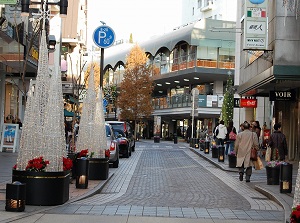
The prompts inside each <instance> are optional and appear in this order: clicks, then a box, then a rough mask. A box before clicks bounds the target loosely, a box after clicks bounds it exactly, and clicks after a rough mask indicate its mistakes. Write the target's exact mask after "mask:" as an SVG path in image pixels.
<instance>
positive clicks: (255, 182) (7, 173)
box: [0, 140, 298, 223]
mask: <svg viewBox="0 0 300 223" xmlns="http://www.w3.org/2000/svg"><path fill="white" fill-rule="evenodd" d="M143 141H148V140H143ZM151 141H152V142H153V140H151ZM160 143H161V144H169V145H170V146H171V145H174V142H173V141H161V142H160ZM158 145H159V144H158ZM176 146H178V147H179V148H185V149H189V150H191V151H193V152H194V153H195V154H197V155H198V156H200V157H202V158H203V159H205V160H207V161H209V162H210V163H212V164H214V165H215V166H216V167H218V168H220V169H222V170H223V171H226V172H228V173H232V175H233V176H235V175H236V179H237V180H238V173H237V169H236V168H229V167H228V161H227V159H225V162H224V163H223V162H218V159H216V158H212V155H211V151H210V153H209V154H204V152H203V151H200V150H199V149H194V148H191V147H189V144H188V143H185V142H178V144H176ZM16 159H17V154H13V153H0V174H1V178H0V222H1V223H2V222H10V221H12V220H17V219H21V218H23V217H26V216H30V215H39V214H40V213H42V212H43V213H44V212H45V211H48V210H51V209H53V208H56V207H57V206H46V207H45V206H40V207H39V206H31V205H27V206H26V209H25V212H19V213H18V212H6V211H5V188H6V183H11V174H12V171H11V167H12V166H13V165H14V164H15V162H16ZM115 171H116V169H114V168H110V170H109V179H107V180H104V181H92V180H90V181H89V187H88V189H76V188H75V182H74V180H73V183H71V184H70V199H69V201H68V202H66V203H65V204H68V203H72V202H74V201H77V200H81V199H83V198H86V197H89V196H92V195H93V194H95V193H96V192H97V191H98V192H99V191H100V190H101V189H102V188H103V187H104V185H105V184H106V183H107V182H108V180H110V179H111V178H112V176H113V175H114V172H115ZM297 172H298V162H293V191H292V193H291V194H282V193H280V192H279V185H267V183H266V173H265V169H263V170H259V171H256V170H253V175H252V177H251V182H250V183H249V185H250V186H251V187H253V188H255V189H256V190H257V191H259V192H260V193H262V194H264V195H265V196H266V197H268V198H269V199H271V200H273V201H275V202H276V203H278V204H279V205H281V206H282V207H283V208H284V210H285V219H289V215H290V212H291V207H292V203H293V195H294V187H295V182H296V176H297ZM63 205H64V204H63ZM198 220H199V219H198ZM243 222H244V221H243Z"/></svg>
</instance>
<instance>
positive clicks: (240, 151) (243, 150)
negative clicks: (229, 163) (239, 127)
mask: <svg viewBox="0 0 300 223" xmlns="http://www.w3.org/2000/svg"><path fill="white" fill-rule="evenodd" d="M243 125H244V131H243V132H240V133H239V134H238V135H237V137H236V140H235V144H234V150H235V153H236V157H237V161H236V167H238V168H239V179H240V181H243V177H244V173H246V182H250V178H251V175H252V167H253V165H254V164H253V161H252V160H251V159H250V155H251V148H255V149H256V150H258V149H259V146H258V138H257V134H256V133H254V132H252V131H250V129H249V128H250V124H249V123H247V122H245V123H244V124H243ZM245 169H246V171H245Z"/></svg>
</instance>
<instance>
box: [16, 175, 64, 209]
mask: <svg viewBox="0 0 300 223" xmlns="http://www.w3.org/2000/svg"><path fill="white" fill-rule="evenodd" d="M12 181H13V182H14V181H19V182H21V183H24V184H26V204H29V205H37V206H40V205H41V206H49V205H60V204H63V203H65V202H66V201H68V200H69V187H70V186H69V183H70V171H61V172H34V171H23V170H13V173H12Z"/></svg>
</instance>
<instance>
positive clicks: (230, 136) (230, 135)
mask: <svg viewBox="0 0 300 223" xmlns="http://www.w3.org/2000/svg"><path fill="white" fill-rule="evenodd" d="M236 134H237V133H236V129H235V127H234V126H233V121H230V122H229V123H228V126H227V134H226V146H225V155H226V156H227V155H228V152H229V153H230V152H232V151H233V149H234V142H235V140H236Z"/></svg>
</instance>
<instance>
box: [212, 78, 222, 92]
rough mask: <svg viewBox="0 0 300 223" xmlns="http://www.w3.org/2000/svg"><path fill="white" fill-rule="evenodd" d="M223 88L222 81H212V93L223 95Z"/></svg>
mask: <svg viewBox="0 0 300 223" xmlns="http://www.w3.org/2000/svg"><path fill="white" fill-rule="evenodd" d="M223 93H224V89H223V81H214V90H213V94H214V95H223Z"/></svg>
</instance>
